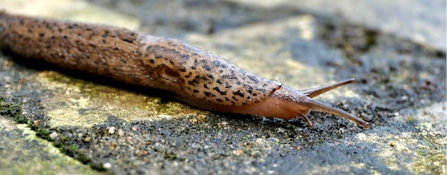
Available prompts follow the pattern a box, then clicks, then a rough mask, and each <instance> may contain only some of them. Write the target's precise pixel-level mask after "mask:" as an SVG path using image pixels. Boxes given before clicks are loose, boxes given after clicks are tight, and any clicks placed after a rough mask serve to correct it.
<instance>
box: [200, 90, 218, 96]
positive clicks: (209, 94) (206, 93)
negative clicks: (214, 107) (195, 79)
mask: <svg viewBox="0 0 447 175" xmlns="http://www.w3.org/2000/svg"><path fill="white" fill-rule="evenodd" d="M203 93H204V94H205V96H207V97H210V96H215V95H214V94H212V93H210V92H206V91H205V92H203Z"/></svg>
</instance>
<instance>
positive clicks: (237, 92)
mask: <svg viewBox="0 0 447 175" xmlns="http://www.w3.org/2000/svg"><path fill="white" fill-rule="evenodd" d="M233 94H234V95H237V96H240V97H244V93H242V92H241V91H240V90H237V91H236V92H235V91H233Z"/></svg>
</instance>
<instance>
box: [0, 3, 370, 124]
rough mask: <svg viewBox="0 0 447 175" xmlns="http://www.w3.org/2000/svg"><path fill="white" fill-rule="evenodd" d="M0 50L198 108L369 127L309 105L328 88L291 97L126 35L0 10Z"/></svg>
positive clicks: (182, 48)
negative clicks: (329, 118)
mask: <svg viewBox="0 0 447 175" xmlns="http://www.w3.org/2000/svg"><path fill="white" fill-rule="evenodd" d="M0 46H1V47H2V48H5V49H9V50H10V51H12V52H14V53H16V54H18V55H21V56H23V57H25V58H31V59H38V60H43V61H46V62H49V63H51V64H53V65H55V66H57V67H60V68H63V69H70V70H76V71H83V72H88V73H91V74H96V75H99V76H106V77H110V78H112V79H115V80H118V81H121V82H124V83H129V84H133V85H139V86H144V87H148V88H155V89H162V90H165V91H167V92H170V93H173V94H174V97H175V98H177V99H178V100H180V101H182V102H184V103H187V104H189V105H191V106H195V107H197V108H200V109H205V110H210V111H216V112H227V113H239V114H250V115H256V116H268V117H277V118H282V119H284V120H289V119H292V118H295V117H302V118H303V119H304V120H305V121H306V122H307V124H308V125H309V126H310V127H312V126H313V124H312V122H311V121H310V120H309V118H308V117H307V116H306V114H307V113H308V112H309V111H310V110H311V109H314V110H318V111H322V112H327V113H330V114H334V115H338V116H341V117H344V118H347V119H349V120H352V121H354V122H356V123H358V124H360V125H361V126H363V127H365V128H366V127H368V123H367V122H365V121H363V120H362V119H360V118H357V117H355V116H353V115H351V114H349V113H347V112H345V111H342V110H340V109H337V108H333V107H331V106H328V105H326V104H323V103H320V102H318V101H315V100H313V99H312V98H313V97H315V96H318V95H320V94H322V93H325V92H327V91H330V90H332V89H335V88H337V87H340V86H343V85H346V84H350V83H354V82H355V80H354V79H348V80H345V81H341V82H338V83H335V84H331V85H327V86H323V87H319V88H311V89H305V90H295V89H293V88H291V87H288V86H286V85H283V84H281V83H279V82H276V81H273V80H269V79H266V78H262V77H258V76H256V75H253V74H251V73H249V72H247V71H245V70H243V69H241V68H239V67H237V66H235V65H233V64H231V63H229V62H228V61H227V60H225V59H223V58H221V57H219V56H217V55H215V54H213V53H211V52H208V51H205V50H202V49H200V48H198V47H195V46H192V45H189V44H186V43H183V42H181V41H178V40H175V39H168V38H160V37H154V36H150V35H146V34H144V33H141V32H135V31H131V30H128V29H125V28H119V27H113V26H106V25H94V24H86V23H78V22H64V21H58V20H52V19H42V18H36V17H29V16H22V15H12V14H8V13H6V12H5V11H0Z"/></svg>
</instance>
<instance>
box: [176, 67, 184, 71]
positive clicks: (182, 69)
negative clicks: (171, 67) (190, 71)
mask: <svg viewBox="0 0 447 175" xmlns="http://www.w3.org/2000/svg"><path fill="white" fill-rule="evenodd" d="M178 70H179V71H180V72H186V68H185V67H180V68H179V69H178Z"/></svg>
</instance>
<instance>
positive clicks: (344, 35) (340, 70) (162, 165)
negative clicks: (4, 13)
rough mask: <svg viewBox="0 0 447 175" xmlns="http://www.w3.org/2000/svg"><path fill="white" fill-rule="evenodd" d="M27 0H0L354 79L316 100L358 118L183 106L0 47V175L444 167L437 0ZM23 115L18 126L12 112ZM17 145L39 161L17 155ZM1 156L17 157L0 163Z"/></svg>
mask: <svg viewBox="0 0 447 175" xmlns="http://www.w3.org/2000/svg"><path fill="white" fill-rule="evenodd" d="M27 2H29V1H7V0H1V1H0V9H7V10H8V11H9V12H17V13H29V14H33V15H42V16H47V17H57V18H61V19H76V20H82V21H90V22H101V23H106V22H107V23H109V24H113V25H119V26H124V27H129V28H133V27H134V26H138V25H139V27H135V28H134V29H137V30H140V31H144V32H147V33H150V34H154V35H159V36H167V37H171V38H177V39H181V40H183V41H185V42H188V43H191V44H194V45H196V46H199V47H201V48H205V49H207V50H211V51H213V52H214V53H216V54H217V55H220V56H222V57H224V58H227V59H228V60H229V61H231V62H233V63H235V64H237V65H239V66H241V67H243V68H245V69H246V70H248V71H250V72H252V73H254V74H257V75H260V76H264V77H267V78H271V79H275V80H278V81H280V82H282V83H284V84H286V85H290V86H292V87H294V88H298V89H301V88H306V87H314V86H319V85H323V84H327V83H329V82H334V81H336V80H342V79H347V78H351V77H354V78H356V79H357V80H358V83H356V84H354V85H349V86H347V87H344V88H341V89H339V90H336V91H333V92H329V93H328V94H324V95H322V96H321V97H318V99H319V100H321V101H324V102H325V103H328V104H331V105H333V106H336V107H338V108H342V109H344V110H347V111H350V112H351V113H353V114H355V115H357V116H359V117H362V118H363V119H365V120H367V121H368V122H370V123H371V127H370V128H368V129H362V128H360V127H358V126H357V125H356V124H354V123H352V122H351V121H348V120H344V119H341V118H339V117H336V116H333V115H327V114H324V113H320V112H311V113H310V114H309V116H310V119H311V120H313V122H314V124H315V126H314V128H313V129H311V128H308V127H307V125H306V124H305V122H304V121H302V120H301V119H296V120H293V121H289V122H286V121H283V120H279V119H271V118H264V117H253V116H243V115H234V114H216V113H212V112H207V111H200V110H195V109H193V108H191V107H188V106H187V105H184V104H181V103H178V102H175V101H173V100H172V99H171V98H170V97H169V95H166V94H164V93H163V92H162V91H154V90H151V89H142V88H138V87H129V86H127V85H125V84H120V83H116V82H111V81H108V80H105V79H103V78H98V77H92V76H89V75H85V74H79V73H76V72H66V71H63V70H55V69H53V68H52V67H51V66H48V65H46V64H41V63H36V62H31V63H30V62H29V61H24V60H23V59H21V58H19V57H14V56H12V55H9V54H8V52H2V53H1V54H0V98H2V99H3V101H2V102H1V105H0V107H1V108H0V114H1V116H2V117H0V123H1V124H0V135H1V137H0V138H1V141H0V156H1V157H0V158H2V161H0V169H1V170H0V171H2V172H0V174H11V173H22V174H27V173H28V172H39V173H40V172H41V173H42V174H47V173H49V174H51V173H54V174H57V173H82V174H87V173H88V172H89V171H91V170H96V171H109V172H112V173H115V174H124V173H130V174H141V173H151V174H174V173H175V174H179V173H182V174H207V173H213V174H234V173H237V174H242V173H245V174H259V173H262V174H295V173H301V174H326V173H327V174H372V173H381V174H442V173H444V174H445V173H446V160H445V157H446V144H447V139H446V133H447V130H446V128H445V123H446V59H445V38H446V35H445V1H439V0H438V1H430V2H427V1H393V2H388V1H350V0H344V1H337V2H339V3H337V4H335V3H334V2H332V1H323V0H319V1H300V3H299V4H298V3H296V1H287V0H283V1H277V2H276V3H274V4H272V3H267V2H271V1H265V2H264V1H261V2H259V1H256V2H258V3H252V2H251V1H243V2H244V3H241V2H239V1H206V2H204V1H195V0H184V1H180V0H179V1H112V0H110V1H108V0H91V1H70V0H64V1H61V2H60V3H59V1H58V3H53V2H52V1H51V2H50V1H43V0H42V1H33V4H30V3H27ZM322 4H323V5H322ZM324 4H334V5H324ZM437 4H440V5H437ZM442 4H444V5H442ZM42 9H49V10H42ZM54 9H57V10H54ZM401 9H403V10H401ZM367 12H368V13H367ZM372 12H374V13H372ZM406 12H408V13H406ZM427 14H430V15H427ZM111 15H113V16H112V17H111ZM396 23H398V24H396ZM442 23H444V24H442ZM400 26H403V27H400ZM408 26H410V27H408ZM421 33H422V34H421ZM418 38H419V39H418ZM420 38H422V39H420ZM14 111H15V112H14ZM17 111H19V112H17ZM22 115H23V116H25V117H26V119H28V123H29V124H28V126H25V125H23V124H17V122H15V121H14V120H13V118H14V117H17V116H19V117H20V116H22ZM16 121H23V120H18V119H16ZM8 128H10V129H8ZM29 128H31V129H32V130H34V131H33V132H32V131H30V129H29ZM23 133H27V134H28V135H34V137H35V136H37V137H40V138H43V139H34V140H33V141H28V138H24V137H23ZM12 143H14V144H12ZM14 145H18V146H14ZM51 145H52V146H53V147H52V146H51ZM48 147H52V148H53V150H54V149H59V150H60V153H58V152H54V151H51V148H48ZM13 148H14V149H13ZM30 148H32V150H31V152H32V154H27V155H24V154H23V153H29V152H30V151H29V149H30ZM29 155H32V157H37V158H40V159H45V160H46V161H40V160H39V161H34V160H32V159H26V158H25V159H24V158H21V157H24V156H29ZM48 155H51V156H48ZM61 157H62V158H61ZM69 157H74V158H75V160H77V161H78V162H74V163H73V159H71V158H69ZM5 158H8V160H11V161H3V160H5ZM66 160H71V162H70V163H66V164H64V162H66ZM30 161H32V162H33V163H34V164H35V166H33V167H30V166H28V165H33V164H31V163H30ZM10 162H12V164H17V165H22V166H20V167H19V168H16V169H4V168H1V167H10V166H9V165H10ZM48 162H52V163H54V166H51V165H48ZM80 162H82V163H85V164H88V165H90V168H91V169H88V170H86V169H85V166H83V165H79V163H80ZM50 166H51V167H50Z"/></svg>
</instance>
